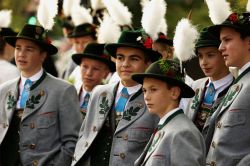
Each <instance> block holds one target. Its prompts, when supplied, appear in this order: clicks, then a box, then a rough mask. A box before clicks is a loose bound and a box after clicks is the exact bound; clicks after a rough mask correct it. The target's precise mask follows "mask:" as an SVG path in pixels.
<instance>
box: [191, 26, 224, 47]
mask: <svg viewBox="0 0 250 166" xmlns="http://www.w3.org/2000/svg"><path fill="white" fill-rule="evenodd" d="M219 45H220V39H219V38H218V37H216V36H215V35H214V34H212V33H211V32H209V31H208V27H207V28H204V29H203V30H202V31H201V32H200V36H199V39H198V40H197V42H196V44H195V50H196V51H197V49H198V48H202V47H217V48H218V47H219Z"/></svg>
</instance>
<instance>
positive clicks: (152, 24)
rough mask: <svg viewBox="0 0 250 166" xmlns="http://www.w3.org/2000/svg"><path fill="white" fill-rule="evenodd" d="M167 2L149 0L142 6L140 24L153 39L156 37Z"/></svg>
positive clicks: (163, 0)
mask: <svg viewBox="0 0 250 166" xmlns="http://www.w3.org/2000/svg"><path fill="white" fill-rule="evenodd" d="M166 11H167V4H166V2H165V0H151V1H150V2H148V3H147V4H146V5H145V6H144V8H143V14H142V19H141V24H142V27H143V29H144V30H145V32H146V33H147V34H148V35H149V36H150V37H151V38H152V39H153V40H156V39H157V38H158V33H159V32H160V28H161V27H160V26H161V23H162V18H164V17H165V14H166Z"/></svg>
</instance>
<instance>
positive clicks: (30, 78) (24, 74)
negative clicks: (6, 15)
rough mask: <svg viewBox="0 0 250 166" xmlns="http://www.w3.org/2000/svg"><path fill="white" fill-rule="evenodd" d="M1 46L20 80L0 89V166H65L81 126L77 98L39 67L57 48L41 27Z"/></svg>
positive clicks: (27, 27)
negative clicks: (7, 48) (9, 50)
mask: <svg viewBox="0 0 250 166" xmlns="http://www.w3.org/2000/svg"><path fill="white" fill-rule="evenodd" d="M5 41H6V42H7V43H9V44H10V45H12V46H13V47H14V48H15V61H16V64H17V67H18V69H19V70H20V72H21V77H19V78H17V79H14V80H11V81H8V82H6V83H4V84H2V85H1V86H0V96H1V97H0V115H1V116H0V144H1V147H0V154H1V155H0V156H1V161H2V163H1V164H2V165H5V166H12V165H13V166H14V165H70V164H71V160H72V155H73V151H74V148H75V144H76V141H77V136H78V131H79V129H80V124H81V118H80V110H79V102H78V99H77V93H76V90H75V88H74V87H73V86H72V85H70V84H68V83H66V82H64V81H62V80H59V79H57V78H55V77H53V76H51V75H50V74H47V73H46V71H44V69H43V68H42V64H43V62H44V60H45V58H46V56H50V55H53V54H55V53H57V48H56V47H55V46H53V45H52V44H50V43H48V42H47V40H46V31H45V29H44V28H43V27H41V26H36V25H29V24H26V25H25V26H24V27H23V29H22V30H21V31H20V33H19V34H18V35H17V36H9V37H8V36H7V37H5ZM70 120H72V121H73V122H74V123H71V122H70ZM69 122H70V123H69Z"/></svg>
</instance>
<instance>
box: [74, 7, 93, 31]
mask: <svg viewBox="0 0 250 166" xmlns="http://www.w3.org/2000/svg"><path fill="white" fill-rule="evenodd" d="M72 21H73V23H74V25H75V26H78V25H81V24H84V23H89V24H92V23H93V17H92V16H91V14H90V10H88V9H86V8H85V7H82V6H80V4H78V3H75V4H74V6H73V10H72Z"/></svg>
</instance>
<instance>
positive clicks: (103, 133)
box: [0, 0, 250, 166]
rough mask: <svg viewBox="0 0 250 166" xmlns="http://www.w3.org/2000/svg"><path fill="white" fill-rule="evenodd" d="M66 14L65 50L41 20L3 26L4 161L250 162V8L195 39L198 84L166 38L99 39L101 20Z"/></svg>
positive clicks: (25, 165)
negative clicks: (18, 28) (200, 75)
mask: <svg viewBox="0 0 250 166" xmlns="http://www.w3.org/2000/svg"><path fill="white" fill-rule="evenodd" d="M41 1H42V0H41ZM151 2H152V4H153V2H156V3H159V2H160V1H159V0H158V1H157V0H152V1H151ZM151 2H148V4H145V8H146V7H148V6H146V5H150V3H151ZM161 2H164V0H161ZM47 3H48V2H47ZM40 5H42V2H40ZM43 5H44V4H43ZM78 9H81V10H82V9H83V7H81V6H80V4H79V6H77V8H74V9H72V10H78ZM120 9H121V8H120ZM39 10H41V9H39ZM86 11H87V10H86ZM101 11H102V12H104V11H105V10H101ZM108 11H109V10H108ZM2 12H7V13H8V11H2ZM98 12H100V11H98ZM93 13H95V14H96V13H97V12H93ZM5 14H6V13H5ZM9 14H10V13H9ZM85 14H86V13H85ZM98 14H99V15H100V13H98ZM113 14H114V13H113ZM110 15H111V13H110ZM85 16H86V15H85ZM92 16H93V15H92ZM104 16H105V14H104ZM0 17H1V11H0ZM74 17H75V16H74V14H73V12H72V20H73V22H72V20H71V19H70V17H64V18H63V19H62V20H61V21H62V22H61V26H62V29H63V32H64V35H65V36H64V38H63V40H62V42H61V45H60V46H61V48H59V46H57V44H56V42H50V40H49V38H48V36H47V31H48V30H47V28H46V26H44V24H43V23H42V21H41V20H39V18H38V21H40V25H33V24H25V25H24V26H23V28H22V29H21V31H20V32H18V33H15V32H14V31H13V30H12V29H11V28H10V27H9V24H8V25H4V26H3V27H1V28H0V71H1V74H0V166H31V165H33V166H50V165H55V166H70V165H71V166H108V165H109V166H118V165H119V166H132V165H135V166H170V165H178V166H184V165H188V166H196V165H197V166H205V165H210V166H236V165H239V166H248V165H250V144H249V141H250V134H249V133H248V127H249V125H250V118H249V115H250V110H249V108H250V104H249V97H250V93H249V92H250V86H249V85H250V83H249V78H250V72H249V71H250V12H249V11H247V12H235V13H230V14H229V15H227V17H226V18H225V19H224V20H223V21H222V22H221V23H219V24H216V25H212V26H209V27H205V28H204V29H202V31H200V32H199V35H198V37H197V39H196V40H195V45H194V46H193V48H192V49H193V52H194V53H195V58H196V59H197V60H198V64H199V66H198V67H199V68H200V70H201V71H202V72H203V74H204V75H205V77H203V78H199V79H197V78H195V77H190V75H189V73H188V72H185V68H186V67H185V65H184V66H183V63H184V62H182V61H181V59H178V58H177V57H176V56H175V51H174V50H175V42H173V39H170V38H169V37H167V35H166V32H162V31H157V32H156V37H155V36H153V35H152V34H150V33H149V32H148V31H147V28H145V27H143V26H142V27H141V28H139V29H134V28H133V27H131V25H127V26H120V27H119V28H120V30H121V33H120V34H119V35H118V38H115V41H113V42H108V41H107V40H106V42H100V40H98V35H100V36H101V34H100V29H99V30H98V28H99V27H101V26H102V25H96V23H94V22H91V21H90V20H91V19H87V21H86V20H84V19H83V18H81V17H80V16H79V15H78V16H77V17H76V18H77V19H79V18H80V21H79V20H77V21H75V20H76V19H75V18H74ZM93 17H94V16H93ZM0 19H2V18H0ZM99 19H102V18H101V17H100V18H99ZM45 22H46V20H45ZM102 23H105V21H104V20H102V21H100V24H102ZM0 26H1V25H0ZM109 26H113V25H112V24H110V25H109ZM154 26H155V25H154ZM112 28H113V27H112ZM112 28H110V29H112ZM159 29H161V28H159ZM107 30H108V29H107ZM112 33H113V34H112ZM176 33H178V31H176ZM107 34H109V35H106V36H107V37H108V38H112V37H113V35H116V36H117V34H115V32H114V31H112V32H107ZM111 34H112V35H111ZM102 35H103V34H102ZM184 37H185V36H184ZM186 40H189V39H186ZM183 49H186V48H183ZM187 49H189V48H187ZM56 54H57V56H58V58H56V61H55V59H54V58H52V56H54V55H56ZM13 59H14V61H12V60H13ZM46 62H47V64H48V66H47V65H45V64H46ZM52 64H53V65H52ZM192 65H193V66H192ZM51 66H52V67H51ZM191 66H192V67H193V69H195V68H196V67H197V66H196V67H195V66H194V64H191ZM231 67H234V68H236V69H237V73H236V74H235V71H234V72H232V71H231V69H230V68H231ZM55 69H57V70H55ZM187 70H190V69H187ZM194 73H195V72H194ZM248 118H249V119H248ZM248 138H249V139H248Z"/></svg>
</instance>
